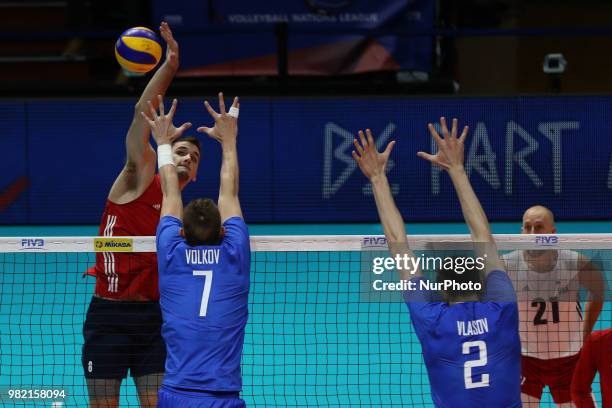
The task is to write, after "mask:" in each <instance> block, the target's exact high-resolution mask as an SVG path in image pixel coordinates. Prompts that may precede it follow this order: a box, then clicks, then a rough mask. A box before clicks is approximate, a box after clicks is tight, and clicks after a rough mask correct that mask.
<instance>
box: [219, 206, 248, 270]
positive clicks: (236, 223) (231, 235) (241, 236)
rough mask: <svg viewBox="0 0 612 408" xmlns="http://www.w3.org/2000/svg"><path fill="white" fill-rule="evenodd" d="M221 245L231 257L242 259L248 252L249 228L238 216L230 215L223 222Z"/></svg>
mask: <svg viewBox="0 0 612 408" xmlns="http://www.w3.org/2000/svg"><path fill="white" fill-rule="evenodd" d="M223 227H224V228H225V235H224V236H223V246H225V247H226V249H227V251H228V254H229V255H230V256H231V257H234V258H239V259H241V260H242V259H244V258H246V257H247V256H248V254H250V252H251V246H250V242H249V229H248V227H247V225H246V223H245V222H244V220H243V219H242V218H240V217H231V218H228V219H227V220H225V222H224V223H223Z"/></svg>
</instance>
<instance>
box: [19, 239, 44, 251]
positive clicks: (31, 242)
mask: <svg viewBox="0 0 612 408" xmlns="http://www.w3.org/2000/svg"><path fill="white" fill-rule="evenodd" d="M21 250H22V251H46V250H47V248H45V240H44V239H42V238H23V239H22V240H21Z"/></svg>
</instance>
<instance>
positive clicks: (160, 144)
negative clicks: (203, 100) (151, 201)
mask: <svg viewBox="0 0 612 408" xmlns="http://www.w3.org/2000/svg"><path fill="white" fill-rule="evenodd" d="M176 103H177V102H176V99H175V100H174V101H172V107H171V108H170V111H169V112H168V114H167V115H166V114H165V112H164V101H163V98H162V96H161V95H158V97H157V103H156V105H158V106H159V115H158V114H157V112H156V110H155V108H154V107H153V106H154V105H153V103H151V102H148V106H149V115H148V116H147V115H146V114H145V113H144V112H142V113H141V116H142V117H143V118H144V120H145V123H147V125H148V126H149V128H150V129H151V131H152V133H153V138H154V139H155V143H157V157H158V166H159V175H160V179H161V187H162V193H163V200H162V208H161V217H163V216H165V215H172V216H174V217H176V218H178V219H181V220H182V219H183V201H182V199H181V189H180V188H179V181H178V175H177V173H176V166H175V164H174V157H173V153H172V142H173V141H174V139H176V138H177V137H179V136H180V134H181V132H176V130H175V129H174V126H173V125H172V118H173V117H174V112H176ZM181 127H182V126H181Z"/></svg>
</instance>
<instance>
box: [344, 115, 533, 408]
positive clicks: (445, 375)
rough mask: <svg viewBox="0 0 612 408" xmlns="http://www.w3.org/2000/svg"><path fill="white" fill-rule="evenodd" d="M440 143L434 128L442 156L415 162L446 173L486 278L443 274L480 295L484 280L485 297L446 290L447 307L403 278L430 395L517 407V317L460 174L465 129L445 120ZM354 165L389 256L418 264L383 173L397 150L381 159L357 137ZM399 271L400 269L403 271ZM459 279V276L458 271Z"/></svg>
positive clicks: (452, 403) (415, 275)
mask: <svg viewBox="0 0 612 408" xmlns="http://www.w3.org/2000/svg"><path fill="white" fill-rule="evenodd" d="M440 125H441V129H442V134H443V137H441V136H440V135H439V134H438V133H437V132H436V130H435V129H434V127H433V126H432V125H431V124H429V131H430V132H431V134H432V136H433V138H434V139H435V141H436V144H437V145H438V152H437V154H435V155H430V154H427V153H424V152H419V153H418V155H419V156H420V157H422V158H424V159H426V160H429V161H430V162H432V163H433V164H435V165H437V166H440V167H442V168H443V169H445V170H446V171H447V172H448V174H449V176H450V178H451V180H452V183H453V186H454V187H455V190H456V192H457V196H458V197H459V202H460V203H461V210H462V211H463V216H464V218H465V221H466V223H467V224H468V226H469V229H470V233H471V236H472V241H473V242H474V243H477V244H475V245H474V246H475V249H476V252H477V255H478V256H480V257H483V258H484V261H481V262H482V264H483V265H484V272H485V273H484V278H481V276H480V275H481V274H480V271H478V270H477V269H471V270H469V271H466V272H465V273H462V274H458V273H455V271H454V270H448V269H446V270H444V269H443V270H441V271H438V276H437V280H438V281H445V280H450V281H455V282H456V283H464V284H471V285H472V286H473V287H474V289H476V284H480V283H481V280H482V279H484V290H483V291H482V292H480V293H479V292H476V291H474V290H466V289H465V287H464V288H459V289H457V290H446V291H445V292H444V293H443V296H444V300H445V301H443V302H441V301H439V300H438V298H437V296H435V293H434V292H432V291H430V290H423V289H424V288H423V287H424V286H425V285H424V284H423V283H424V282H425V280H424V279H423V277H422V276H421V271H419V270H416V271H408V270H406V269H403V270H400V272H401V275H402V276H401V278H402V280H410V282H411V284H412V285H413V286H412V287H413V288H414V289H413V290H407V291H406V292H405V293H404V298H405V300H406V304H407V305H408V309H409V311H410V317H411V320H412V324H413V326H414V330H415V332H416V334H417V336H418V338H419V341H420V343H421V347H422V350H423V358H424V360H425V365H426V366H427V372H428V375H429V381H430V384H431V393H432V399H433V401H434V404H435V405H436V406H437V407H451V408H456V407H479V408H484V407H487V408H488V407H495V408H502V407H504V408H505V407H520V406H521V397H520V393H521V390H520V377H521V366H520V361H521V360H520V358H521V348H520V340H519V333H518V309H517V304H516V296H515V293H514V290H513V287H512V283H511V281H510V279H509V278H508V276H507V274H506V272H505V271H504V265H503V263H502V261H501V260H500V258H499V256H498V254H497V248H496V245H495V241H494V240H493V236H492V235H491V231H490V228H489V223H488V221H487V217H486V215H485V213H484V211H483V209H482V207H481V205H480V202H479V201H478V198H477V197H476V194H475V193H474V190H473V189H472V186H471V185H470V181H469V179H468V177H467V175H466V172H465V170H464V168H463V156H464V154H463V151H464V141H465V138H466V136H467V126H466V127H465V128H464V130H463V132H462V134H461V135H460V136H459V137H458V136H457V120H456V119H454V120H453V125H452V129H451V131H450V132H449V131H448V128H447V126H446V121H445V119H444V118H441V119H440ZM359 139H360V141H359V142H358V141H357V140H355V141H354V144H355V149H356V151H354V152H353V157H354V159H355V160H356V162H357V164H358V165H359V168H360V169H361V171H362V172H363V174H364V175H365V176H366V177H367V178H368V179H369V180H370V182H371V183H372V187H373V192H374V198H375V200H376V207H377V209H378V214H379V216H380V220H381V222H382V225H383V228H384V231H385V236H386V237H387V240H388V243H389V249H390V251H391V253H392V254H393V255H394V256H396V255H400V256H404V255H407V256H414V255H413V254H412V252H411V251H410V248H409V247H408V241H407V238H406V230H405V226H404V220H403V219H402V216H401V214H400V212H399V210H398V209H397V206H396V205H395V201H394V199H393V196H392V194H391V190H390V188H389V182H388V181H387V177H386V174H385V168H386V165H387V161H388V159H389V155H390V154H391V150H392V149H393V145H394V144H395V142H391V143H389V145H388V146H387V148H386V149H385V151H384V152H382V153H379V152H378V151H377V149H376V145H375V143H374V140H373V138H372V134H371V132H370V130H369V129H368V130H366V135H364V133H363V132H362V131H360V132H359ZM398 269H399V268H398ZM457 272H458V270H457Z"/></svg>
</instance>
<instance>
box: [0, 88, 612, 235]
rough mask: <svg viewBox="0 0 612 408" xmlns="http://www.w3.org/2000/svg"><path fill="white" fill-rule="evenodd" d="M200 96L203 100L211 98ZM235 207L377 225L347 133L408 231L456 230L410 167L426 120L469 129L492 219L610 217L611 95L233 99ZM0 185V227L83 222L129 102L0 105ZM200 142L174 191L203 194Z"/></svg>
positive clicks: (215, 155)
mask: <svg viewBox="0 0 612 408" xmlns="http://www.w3.org/2000/svg"><path fill="white" fill-rule="evenodd" d="M211 99H212V98H211ZM241 105H242V106H241V108H242V109H241V116H240V137H239V155H240V171H241V172H240V176H241V178H240V181H241V186H240V197H241V202H242V205H243V208H244V213H245V216H246V218H247V219H248V221H249V222H377V214H376V208H375V205H374V199H373V197H372V192H371V187H370V186H369V183H368V182H367V180H366V179H365V177H363V175H362V174H361V172H360V171H359V169H358V168H357V166H356V164H355V163H354V162H353V159H352V158H351V151H352V150H353V145H352V141H353V138H354V136H355V134H356V131H357V130H358V129H365V128H370V129H372V132H373V134H374V136H375V138H376V140H377V144H378V145H379V147H380V148H381V149H382V148H383V147H384V146H386V144H387V143H388V142H389V141H391V140H396V141H397V144H396V146H395V149H394V151H393V152H392V154H391V161H390V163H389V166H388V169H387V170H388V177H389V181H390V183H391V186H392V190H393V194H394V196H395V199H396V201H397V204H398V207H399V208H400V210H401V212H402V214H403V215H404V217H405V218H406V220H409V221H452V220H457V221H459V220H461V219H462V217H461V212H460V208H459V205H458V201H457V199H456V196H455V193H454V191H453V188H452V185H451V183H450V180H449V178H448V176H447V175H446V174H445V173H444V172H443V171H441V170H440V169H437V168H434V167H432V166H431V165H430V164H429V163H428V162H426V161H424V160H422V159H420V158H418V157H417V156H416V153H417V152H418V151H432V149H433V147H434V143H433V140H432V139H431V137H430V135H429V132H428V131H427V123H428V122H435V121H436V120H437V119H438V118H439V117H440V116H445V117H447V118H452V117H457V118H459V120H460V123H461V124H468V125H469V126H470V133H469V135H468V138H467V140H466V146H465V168H466V171H467V172H468V174H469V175H470V179H471V181H472V183H473V185H474V189H475V190H476V193H477V194H478V196H479V197H480V199H481V201H482V204H483V207H484V209H485V211H486V212H487V214H488V215H489V217H490V219H491V220H518V219H520V217H521V215H522V213H523V211H524V210H525V208H527V207H528V206H531V205H534V204H543V205H546V206H548V207H550V208H551V209H552V210H553V211H554V212H555V215H556V216H557V218H558V219H577V220H578V219H606V218H610V203H611V202H612V121H610V114H609V112H612V97H555V98H553V97H550V98H548V97H523V98H418V99H417V98H363V99H360V98H350V99H348V98H334V99H314V98H278V99H267V98H252V99H249V98H243V100H242V104H241ZM1 115H2V117H3V118H4V120H3V121H0V131H2V135H3V136H2V138H1V139H0V144H2V146H3V151H4V152H10V154H5V159H4V161H3V165H2V166H3V172H2V173H1V174H2V179H1V180H0V189H1V191H0V220H2V222H3V223H4V224H96V223H97V222H99V217H100V216H101V213H102V209H103V206H104V200H105V198H106V196H107V194H108V191H109V189H110V186H111V184H112V183H113V181H114V179H115V177H116V176H117V175H118V174H119V172H120V170H121V168H122V166H123V164H124V161H125V134H126V132H127V129H128V127H129V125H130V122H131V120H132V115H133V101H128V100H119V101H117V100H71V101H66V100H63V101H60V100H58V101H33V102H25V103H24V102H18V103H17V102H15V103H3V109H2V114H1ZM182 121H191V122H193V124H194V126H200V125H209V124H210V123H211V121H210V118H209V117H208V114H207V113H206V112H205V110H204V108H203V105H202V101H201V100H181V101H180V103H179V107H178V112H177V119H176V122H177V123H179V122H182ZM201 140H202V163H201V165H200V169H199V173H198V180H197V182H196V183H192V184H191V185H189V186H188V187H187V188H186V189H185V192H184V197H185V201H188V200H190V199H192V198H195V197H201V196H205V197H213V198H216V197H217V194H218V188H219V181H218V179H219V169H220V148H219V146H218V144H217V143H216V142H215V141H213V140H210V139H208V138H206V137H201Z"/></svg>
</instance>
